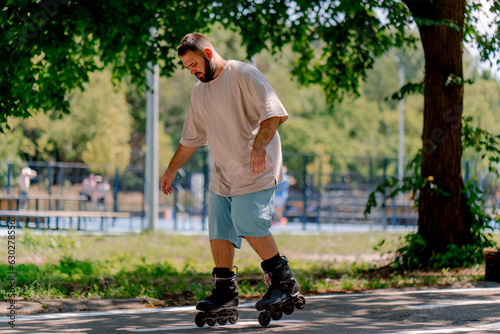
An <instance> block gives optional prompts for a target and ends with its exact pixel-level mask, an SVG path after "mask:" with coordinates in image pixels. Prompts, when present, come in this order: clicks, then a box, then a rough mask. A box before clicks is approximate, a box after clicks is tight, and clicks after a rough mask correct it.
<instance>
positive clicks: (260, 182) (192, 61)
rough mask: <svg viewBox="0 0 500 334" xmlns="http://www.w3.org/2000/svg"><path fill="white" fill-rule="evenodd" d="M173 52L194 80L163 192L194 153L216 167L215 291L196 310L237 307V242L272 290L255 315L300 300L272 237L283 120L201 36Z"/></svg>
mask: <svg viewBox="0 0 500 334" xmlns="http://www.w3.org/2000/svg"><path fill="white" fill-rule="evenodd" d="M177 51H178V54H179V56H180V58H181V60H182V63H183V65H184V66H185V67H186V68H188V69H189V70H190V71H191V74H193V75H195V76H196V77H197V78H198V79H199V81H198V82H197V83H196V85H195V86H194V88H193V91H192V94H191V105H190V108H189V111H188V114H187V116H186V120H185V123H184V127H183V130H182V137H181V140H180V144H179V146H178V148H177V150H176V152H175V154H174V156H173V158H172V160H171V161H170V163H169V165H168V168H167V169H166V171H165V173H164V174H163V177H162V179H161V189H162V191H163V193H164V194H166V195H168V194H170V193H172V191H173V188H172V182H173V181H174V178H175V177H176V174H177V170H178V169H179V168H181V167H182V166H183V165H184V163H186V161H187V160H188V159H189V158H190V157H191V156H192V155H193V154H194V152H195V151H196V150H197V148H198V147H200V146H203V145H208V148H209V151H210V154H211V156H212V158H213V160H214V168H213V171H212V175H211V179H210V185H209V190H210V194H209V196H210V198H209V239H210V246H211V250H212V255H213V259H214V262H215V268H214V270H213V273H212V274H213V277H214V282H215V284H214V285H215V289H214V290H213V291H212V295H211V296H209V297H208V298H206V299H204V300H202V301H200V302H198V304H197V309H199V310H202V311H206V312H217V311H219V310H220V309H221V308H228V307H231V306H236V305H237V304H238V297H237V294H238V292H237V285H236V276H235V273H234V272H233V260H234V253H235V251H234V249H235V248H240V247H241V239H242V238H245V239H246V240H247V241H248V243H249V244H250V245H251V247H252V248H253V249H254V250H255V251H256V252H257V254H258V255H259V256H260V257H261V258H262V260H263V262H262V264H261V266H262V268H263V270H264V272H265V274H266V276H265V277H267V278H268V279H267V280H265V281H266V283H269V284H270V287H269V290H268V292H267V293H266V295H265V296H264V297H263V299H261V300H260V301H259V302H257V305H256V307H257V309H258V310H264V309H268V307H269V305H271V304H272V305H275V304H276V303H284V302H287V301H289V300H292V299H293V298H296V297H297V296H298V294H299V285H298V283H297V282H296V280H295V277H294V273H293V271H292V270H291V269H290V267H289V265H288V260H287V259H286V258H285V257H282V256H280V253H279V250H278V247H277V245H276V242H275V240H274V237H273V236H272V234H271V231H270V227H271V220H272V215H273V210H274V205H273V202H274V195H275V189H276V185H277V184H278V183H280V182H282V181H283V172H282V154H281V141H280V137H279V133H278V131H277V130H278V127H279V126H280V125H281V124H283V123H284V122H285V121H286V120H287V119H288V113H287V112H286V110H285V108H284V107H283V104H282V103H281V101H280V99H279V98H278V96H277V95H276V93H275V91H274V90H273V88H272V87H271V85H270V83H269V82H268V80H267V79H266V78H265V77H264V75H263V74H262V73H261V72H260V71H259V70H258V69H257V68H255V67H254V66H252V65H251V64H248V63H244V62H240V61H236V60H227V59H224V58H222V57H221V56H220V55H219V54H218V53H217V52H216V50H215V48H214V47H213V45H212V43H211V42H210V41H209V40H208V39H207V38H206V37H204V36H203V35H201V34H197V33H191V34H188V35H186V36H185V37H184V38H183V40H182V41H181V43H180V45H179V47H178V48H177ZM269 278H270V279H269ZM203 319H205V318H203ZM207 319H208V318H207ZM209 323H210V322H209ZM200 324H201V326H203V321H200ZM200 324H199V323H198V321H197V325H200Z"/></svg>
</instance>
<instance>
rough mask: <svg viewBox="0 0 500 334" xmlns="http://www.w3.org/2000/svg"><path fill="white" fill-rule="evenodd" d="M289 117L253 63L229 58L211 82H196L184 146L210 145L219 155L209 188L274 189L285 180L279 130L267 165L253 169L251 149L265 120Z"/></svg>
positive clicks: (225, 192)
mask: <svg viewBox="0 0 500 334" xmlns="http://www.w3.org/2000/svg"><path fill="white" fill-rule="evenodd" d="M275 116H278V117H282V119H281V121H282V122H284V121H285V120H286V119H287V118H288V113H287V112H286V110H285V108H284V107H283V104H282V103H281V101H280V99H279V98H278V96H277V95H276V93H275V91H274V90H273V88H272V87H271V85H270V83H269V82H268V81H267V79H266V78H265V77H264V75H263V74H262V73H261V72H260V71H259V70H258V69H257V68H255V67H254V66H252V65H250V64H247V63H244V62H240V61H235V60H229V61H228V63H227V64H226V66H225V67H224V69H223V70H222V72H221V73H220V74H219V75H218V76H217V78H215V79H214V80H212V81H210V82H206V83H204V82H201V81H199V82H197V83H196V85H195V86H194V88H193V92H192V94H191V106H190V108H189V111H188V114H187V117H186V121H185V123H184V128H183V130H182V138H181V141H180V142H181V144H182V145H184V146H203V145H207V144H208V147H209V150H210V154H211V155H212V157H213V159H214V169H213V171H212V176H211V179H210V186H209V189H210V190H211V191H213V192H214V193H216V194H218V195H220V196H225V197H230V196H236V195H243V194H249V193H253V192H256V191H260V190H264V189H268V188H272V187H274V186H276V184H277V183H280V182H282V180H283V175H282V164H283V161H282V155H281V141H280V137H279V134H278V131H276V134H275V135H274V137H273V139H272V140H271V141H270V143H269V144H268V146H267V153H268V154H267V169H266V170H265V171H264V172H263V173H261V174H252V172H251V170H250V151H251V149H252V144H253V141H254V139H255V136H256V135H257V133H258V131H259V126H260V123H261V122H262V121H265V120H266V119H268V118H271V117H275Z"/></svg>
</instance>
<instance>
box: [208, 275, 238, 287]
mask: <svg viewBox="0 0 500 334" xmlns="http://www.w3.org/2000/svg"><path fill="white" fill-rule="evenodd" d="M233 279H236V276H233V277H217V275H214V279H213V280H212V285H213V286H215V285H216V284H217V282H219V281H228V280H229V281H230V280H233Z"/></svg>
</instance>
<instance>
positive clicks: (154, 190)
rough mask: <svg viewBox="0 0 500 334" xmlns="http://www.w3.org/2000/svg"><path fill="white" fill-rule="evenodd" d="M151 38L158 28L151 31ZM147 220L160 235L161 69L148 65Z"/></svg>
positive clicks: (153, 230) (150, 230)
mask: <svg viewBox="0 0 500 334" xmlns="http://www.w3.org/2000/svg"><path fill="white" fill-rule="evenodd" d="M150 32H151V36H152V37H154V36H155V35H156V28H154V27H152V28H151V29H150ZM146 81H147V86H148V87H147V95H146V146H147V151H146V196H145V198H146V218H147V222H148V231H149V232H153V233H158V195H159V181H158V120H159V94H158V90H159V67H158V64H155V65H153V64H152V63H151V62H150V63H148V69H147V74H146Z"/></svg>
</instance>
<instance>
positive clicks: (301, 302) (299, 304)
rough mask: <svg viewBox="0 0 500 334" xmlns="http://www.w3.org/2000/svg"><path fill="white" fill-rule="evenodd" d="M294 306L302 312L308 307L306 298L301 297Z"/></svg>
mask: <svg viewBox="0 0 500 334" xmlns="http://www.w3.org/2000/svg"><path fill="white" fill-rule="evenodd" d="M294 304H295V307H296V308H297V309H298V310H302V309H303V308H304V307H305V306H306V299H305V298H304V296H302V295H300V296H298V297H297V299H296V300H295V303H294Z"/></svg>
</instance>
